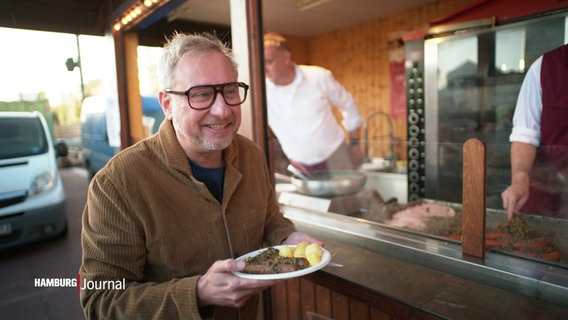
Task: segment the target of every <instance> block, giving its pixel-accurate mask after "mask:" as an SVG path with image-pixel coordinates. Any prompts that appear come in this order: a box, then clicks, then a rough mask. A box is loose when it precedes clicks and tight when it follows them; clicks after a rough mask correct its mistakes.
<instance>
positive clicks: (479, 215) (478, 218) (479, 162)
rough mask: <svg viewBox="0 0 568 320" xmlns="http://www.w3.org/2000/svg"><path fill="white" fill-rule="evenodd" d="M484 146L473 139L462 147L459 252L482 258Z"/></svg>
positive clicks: (478, 140) (483, 246)
mask: <svg viewBox="0 0 568 320" xmlns="http://www.w3.org/2000/svg"><path fill="white" fill-rule="evenodd" d="M485 195H486V146H485V143H484V142H483V141H482V140H480V139H477V138H473V139H469V140H467V141H466V142H465V144H464V146H463V200H462V204H463V209H462V212H463V214H462V234H463V240H462V253H463V255H464V256H472V257H475V258H480V259H483V258H484V256H485V208H486V205H485V201H486V200H485Z"/></svg>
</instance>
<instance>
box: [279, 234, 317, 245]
mask: <svg viewBox="0 0 568 320" xmlns="http://www.w3.org/2000/svg"><path fill="white" fill-rule="evenodd" d="M302 241H306V242H308V243H317V244H319V245H320V246H321V247H323V246H324V243H323V241H321V240H318V239H316V238H314V237H312V236H310V235H308V234H305V233H303V232H292V233H290V235H289V236H288V238H286V240H284V242H282V244H289V245H295V244H298V243H300V242H302Z"/></svg>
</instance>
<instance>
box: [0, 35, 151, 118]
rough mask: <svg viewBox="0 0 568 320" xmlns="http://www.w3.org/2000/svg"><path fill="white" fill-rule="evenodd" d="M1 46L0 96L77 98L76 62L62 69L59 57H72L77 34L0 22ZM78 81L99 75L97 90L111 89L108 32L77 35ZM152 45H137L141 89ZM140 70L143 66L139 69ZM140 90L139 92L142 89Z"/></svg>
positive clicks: (53, 100)
mask: <svg viewBox="0 0 568 320" xmlns="http://www.w3.org/2000/svg"><path fill="white" fill-rule="evenodd" d="M0 38H1V39H2V42H3V43H11V44H12V45H11V46H3V48H2V50H0V101H18V100H20V99H21V98H23V99H24V100H35V99H36V98H37V96H38V93H39V92H44V93H45V94H46V95H47V98H48V100H49V102H50V105H51V106H54V107H56V106H58V105H60V104H61V103H62V102H63V101H65V100H66V99H79V100H80V99H81V76H80V71H79V68H75V69H74V70H73V71H71V72H70V71H68V70H67V67H66V66H65V61H66V60H67V59H68V58H72V59H73V60H75V61H77V60H78V48H77V38H76V36H75V35H73V34H65V33H53V32H42V31H31V30H22V29H10V28H0ZM79 48H80V53H81V64H82V68H83V82H84V83H89V82H90V81H93V80H101V82H102V83H103V86H102V88H100V92H98V94H101V95H112V94H116V90H117V89H116V69H115V60H114V44H113V39H112V37H110V36H107V37H97V36H84V35H80V36H79ZM156 50H159V49H157V48H147V47H141V48H139V57H140V58H139V64H140V63H142V64H143V65H142V66H140V65H139V68H141V70H140V71H141V72H140V73H141V75H142V78H141V79H140V82H141V91H145V93H147V92H151V91H152V90H154V89H153V87H152V85H153V83H155V81H151V80H150V79H151V78H152V76H153V75H152V74H148V72H147V70H153V69H155V68H154V67H152V66H148V64H152V63H153V62H154V61H155V60H156V58H157V54H156ZM142 71H143V72H142ZM143 94H144V93H143Z"/></svg>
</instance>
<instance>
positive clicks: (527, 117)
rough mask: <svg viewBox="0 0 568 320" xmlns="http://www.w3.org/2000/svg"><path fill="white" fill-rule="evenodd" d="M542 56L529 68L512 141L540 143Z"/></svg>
mask: <svg viewBox="0 0 568 320" xmlns="http://www.w3.org/2000/svg"><path fill="white" fill-rule="evenodd" d="M541 64H542V56H541V57H539V58H538V59H537V60H535V62H534V63H533V64H532V65H531V67H530V68H529V71H528V72H527V74H526V76H525V79H524V80H523V84H522V85H521V90H520V91H519V96H518V98H517V105H516V107H515V114H514V115H513V130H512V132H511V135H510V136H509V140H510V141H511V142H515V141H517V142H524V143H529V144H532V145H534V146H536V147H538V146H539V145H540V124H541V114H542V88H541V86H540V66H541Z"/></svg>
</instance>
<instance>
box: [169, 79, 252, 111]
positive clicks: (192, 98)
mask: <svg viewBox="0 0 568 320" xmlns="http://www.w3.org/2000/svg"><path fill="white" fill-rule="evenodd" d="M248 89H249V86H248V85H247V84H246V83H244V82H229V83H223V84H208V85H202V86H195V87H191V88H189V89H187V90H186V91H175V90H170V89H166V90H165V91H166V92H167V93H171V94H178V95H184V96H186V97H187V103H188V104H189V107H190V108H191V109H194V110H205V109H209V108H211V106H212V105H213V103H215V99H216V98H217V93H220V94H221V95H222V96H223V100H225V103H226V104H227V105H229V106H238V105H240V104H242V103H243V102H245V100H246V99H247V91H248Z"/></svg>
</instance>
